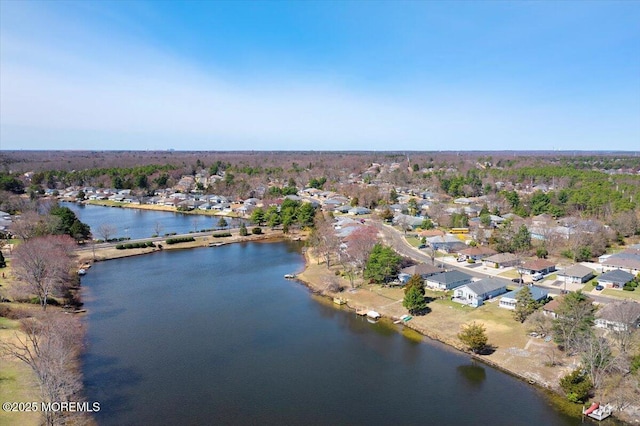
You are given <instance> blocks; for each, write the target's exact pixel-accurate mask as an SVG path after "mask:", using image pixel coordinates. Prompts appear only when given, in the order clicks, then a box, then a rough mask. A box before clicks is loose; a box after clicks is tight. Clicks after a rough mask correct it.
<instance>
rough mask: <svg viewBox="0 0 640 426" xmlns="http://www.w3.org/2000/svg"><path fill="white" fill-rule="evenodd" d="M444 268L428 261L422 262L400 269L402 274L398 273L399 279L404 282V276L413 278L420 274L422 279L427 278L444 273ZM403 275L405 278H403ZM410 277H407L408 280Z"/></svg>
mask: <svg viewBox="0 0 640 426" xmlns="http://www.w3.org/2000/svg"><path fill="white" fill-rule="evenodd" d="M442 272H443V270H442V268H440V267H438V266H433V265H429V264H426V263H420V264H419V265H413V266H407V267H406V268H403V269H401V270H400V274H399V275H398V279H399V280H400V281H401V282H402V281H403V278H404V277H407V276H408V277H409V278H411V277H412V276H413V275H420V276H421V277H422V279H423V280H424V279H427V278H428V277H430V276H432V275H436V274H439V273H442ZM401 276H402V277H403V278H401ZM409 278H406V279H407V280H408V279H409Z"/></svg>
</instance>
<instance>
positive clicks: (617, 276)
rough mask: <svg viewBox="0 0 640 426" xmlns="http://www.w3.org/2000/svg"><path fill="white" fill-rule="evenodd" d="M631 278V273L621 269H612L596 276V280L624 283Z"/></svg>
mask: <svg viewBox="0 0 640 426" xmlns="http://www.w3.org/2000/svg"><path fill="white" fill-rule="evenodd" d="M632 279H633V275H631V274H630V273H628V272H626V271H623V270H622V269H614V270H613V271H609V272H605V273H604V274H602V275H600V276H599V277H598V281H608V282H612V283H619V284H626V283H628V282H629V281H631V280H632Z"/></svg>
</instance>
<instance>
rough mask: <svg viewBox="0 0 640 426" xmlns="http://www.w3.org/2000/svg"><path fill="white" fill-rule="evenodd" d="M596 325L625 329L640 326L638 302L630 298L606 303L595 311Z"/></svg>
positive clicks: (639, 304)
mask: <svg viewBox="0 0 640 426" xmlns="http://www.w3.org/2000/svg"><path fill="white" fill-rule="evenodd" d="M595 325H596V327H599V328H605V329H609V330H615V331H625V330H629V329H632V328H638V327H640V303H637V302H632V301H630V300H624V301H618V302H612V303H607V304H606V305H604V306H602V307H601V308H600V309H599V310H598V312H596V320H595Z"/></svg>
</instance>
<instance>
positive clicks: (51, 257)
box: [13, 235, 76, 310]
mask: <svg viewBox="0 0 640 426" xmlns="http://www.w3.org/2000/svg"><path fill="white" fill-rule="evenodd" d="M75 246H76V244H75V242H74V241H73V239H72V238H71V237H69V236H68V235H55V236H53V235H51V236H46V237H38V238H33V239H30V240H28V241H25V242H24V244H21V245H19V246H18V247H17V248H16V249H15V250H14V252H13V256H14V257H13V268H14V273H15V274H16V276H17V277H18V278H19V279H20V280H21V281H20V283H21V284H24V285H25V286H26V289H27V290H28V291H29V292H31V293H32V294H35V295H37V296H38V298H39V299H40V304H41V306H42V309H43V310H46V309H47V299H48V298H49V297H50V296H52V295H54V294H56V293H57V292H59V291H60V290H62V289H63V288H64V287H65V286H66V285H68V284H69V281H70V280H69V278H70V276H69V273H70V270H71V261H72V253H73V249H74V248H75Z"/></svg>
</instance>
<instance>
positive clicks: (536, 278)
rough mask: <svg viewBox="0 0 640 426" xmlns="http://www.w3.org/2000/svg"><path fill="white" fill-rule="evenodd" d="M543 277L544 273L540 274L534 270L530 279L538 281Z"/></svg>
mask: <svg viewBox="0 0 640 426" xmlns="http://www.w3.org/2000/svg"><path fill="white" fill-rule="evenodd" d="M543 278H544V275H542V274H541V273H540V272H536V273H535V274H533V275H531V279H532V280H533V281H540V280H541V279H543Z"/></svg>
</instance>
